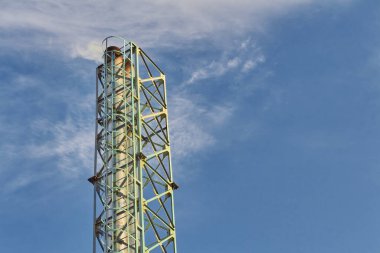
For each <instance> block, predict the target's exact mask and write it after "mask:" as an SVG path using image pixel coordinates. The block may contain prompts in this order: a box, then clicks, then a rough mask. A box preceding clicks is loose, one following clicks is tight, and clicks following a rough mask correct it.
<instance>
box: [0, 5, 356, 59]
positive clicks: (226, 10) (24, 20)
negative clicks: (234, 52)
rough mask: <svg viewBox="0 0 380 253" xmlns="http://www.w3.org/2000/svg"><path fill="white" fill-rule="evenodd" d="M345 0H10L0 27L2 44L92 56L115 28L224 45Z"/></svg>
mask: <svg viewBox="0 0 380 253" xmlns="http://www.w3.org/2000/svg"><path fill="white" fill-rule="evenodd" d="M345 2H349V1H342V0H331V1H316V0H273V1H264V0H236V1H233V2H231V1H227V0H221V1H216V0H202V1H201V0H195V1H194V0H184V1H174V0H164V1H148V0H142V1H132V2H130V1H128V2H126V1H121V2H117V3H116V2H109V1H100V0H97V1H90V0H84V1H74V0H67V1H64V2H60V1H53V0H46V1H38V0H28V1H26V0H24V1H8V2H7V3H4V4H3V5H2V8H1V10H0V31H2V32H3V34H4V36H2V38H1V40H0V44H1V46H3V47H4V46H6V47H9V48H14V49H15V50H16V49H18V50H20V49H22V48H25V47H29V48H31V49H32V48H34V49H35V48H39V49H44V50H54V52H55V53H57V52H58V53H63V54H67V55H71V56H73V57H83V58H86V59H91V60H99V55H101V54H100V50H101V48H100V45H99V41H100V40H101V39H103V38H104V37H105V36H107V35H109V34H116V35H118V34H122V35H126V36H127V39H133V40H135V41H139V42H142V43H143V45H142V46H143V47H150V46H152V45H156V46H157V45H158V46H177V47H178V45H181V44H182V43H189V42H192V41H194V40H199V39H203V38H207V39H208V40H209V41H213V42H215V43H214V44H213V46H219V47H222V48H224V47H225V46H228V43H220V41H226V40H227V41H228V40H229V39H230V38H232V37H236V36H238V37H239V36H244V34H245V33H246V32H252V31H255V30H262V29H263V26H264V25H265V23H266V22H267V21H268V20H270V19H271V18H274V17H278V16H281V15H282V14H284V13H288V12H289V10H292V9H295V8H297V7H300V6H305V5H311V4H319V5H331V4H335V3H339V4H340V3H345ZM209 6H212V8H209ZM31 31H33V33H32V34H31ZM35 34H38V36H35ZM178 42H181V43H178Z"/></svg>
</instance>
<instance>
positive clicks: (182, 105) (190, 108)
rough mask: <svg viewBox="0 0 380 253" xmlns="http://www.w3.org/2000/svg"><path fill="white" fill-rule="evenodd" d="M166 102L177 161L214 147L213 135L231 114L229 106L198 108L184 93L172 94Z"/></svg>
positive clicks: (196, 101)
mask: <svg viewBox="0 0 380 253" xmlns="http://www.w3.org/2000/svg"><path fill="white" fill-rule="evenodd" d="M169 102H170V104H169V106H170V108H169V110H170V111H169V113H170V119H169V120H170V122H169V124H170V126H171V129H172V131H171V133H170V134H171V140H172V143H173V152H174V153H173V157H174V158H175V159H178V160H180V159H182V158H185V157H189V156H191V155H193V154H194V153H197V152H199V151H202V150H206V149H207V148H209V147H210V146H212V145H214V144H216V143H217V140H216V139H215V137H214V133H213V132H215V130H216V129H218V128H220V127H222V126H223V124H224V122H225V121H226V120H228V118H230V116H231V115H232V112H233V110H234V108H233V107H232V106H228V105H201V103H200V101H198V100H197V99H196V98H194V96H191V94H187V93H182V94H175V95H174V96H172V98H171V100H170V101H169Z"/></svg>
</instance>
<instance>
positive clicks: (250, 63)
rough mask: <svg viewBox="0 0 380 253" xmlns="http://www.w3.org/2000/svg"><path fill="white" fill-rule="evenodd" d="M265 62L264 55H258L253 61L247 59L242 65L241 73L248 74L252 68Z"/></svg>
mask: <svg viewBox="0 0 380 253" xmlns="http://www.w3.org/2000/svg"><path fill="white" fill-rule="evenodd" d="M263 62H265V57H264V55H258V56H257V57H256V58H255V59H253V60H252V59H249V60H247V61H246V62H245V63H244V65H243V69H242V71H243V72H248V71H250V70H252V69H254V68H256V67H257V65H259V64H260V63H263Z"/></svg>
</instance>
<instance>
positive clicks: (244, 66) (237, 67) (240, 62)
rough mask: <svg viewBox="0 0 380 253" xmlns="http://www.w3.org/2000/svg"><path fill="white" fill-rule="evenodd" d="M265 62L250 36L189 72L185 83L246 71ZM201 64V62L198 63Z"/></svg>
mask: <svg viewBox="0 0 380 253" xmlns="http://www.w3.org/2000/svg"><path fill="white" fill-rule="evenodd" d="M264 62H265V56H264V54H263V52H262V51H261V49H260V47H258V46H257V45H256V44H255V43H254V42H253V41H252V40H251V39H250V38H248V39H246V40H244V41H243V42H241V43H240V46H239V47H236V48H235V47H232V49H229V50H225V51H224V52H223V54H222V55H221V56H220V58H219V59H217V60H212V61H211V63H207V64H203V66H201V67H200V68H199V69H196V70H195V71H193V72H192V73H191V74H190V78H189V79H188V80H187V81H186V82H185V84H192V83H195V82H197V81H200V80H204V79H208V78H217V77H220V76H223V75H225V74H226V73H228V72H230V71H236V72H238V71H241V72H244V73H246V72H248V71H250V70H253V69H254V68H256V67H257V66H258V65H259V64H261V63H264ZM200 65H202V64H200Z"/></svg>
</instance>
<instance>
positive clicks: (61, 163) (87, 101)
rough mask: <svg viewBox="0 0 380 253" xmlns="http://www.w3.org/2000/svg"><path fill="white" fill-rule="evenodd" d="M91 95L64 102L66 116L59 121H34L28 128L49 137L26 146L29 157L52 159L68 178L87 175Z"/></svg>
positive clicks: (90, 164) (90, 154)
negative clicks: (68, 106) (66, 110)
mask: <svg viewBox="0 0 380 253" xmlns="http://www.w3.org/2000/svg"><path fill="white" fill-rule="evenodd" d="M93 100H94V99H93V98H92V96H89V95H88V96H84V97H83V98H81V99H73V100H70V101H68V103H69V104H70V105H71V107H70V109H69V111H68V114H67V115H66V117H65V118H64V119H63V120H62V121H59V122H49V121H47V120H37V121H35V122H33V124H32V126H31V128H32V130H33V131H34V132H38V131H44V132H45V133H47V134H49V136H51V137H50V138H48V139H44V140H42V141H37V140H36V141H35V142H34V143H33V144H30V145H27V146H26V149H27V151H28V152H27V154H29V156H31V157H32V158H54V159H56V165H57V168H58V169H59V170H60V171H61V172H62V173H63V174H64V175H66V176H68V177H77V176H79V175H83V174H84V175H90V174H91V171H92V169H93V158H94V138H95V137H94V134H95V132H94V128H95V122H94V121H95V119H93V117H92V116H94V115H93V114H94V113H92V111H93V110H92V105H93V104H94V103H93Z"/></svg>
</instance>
